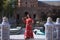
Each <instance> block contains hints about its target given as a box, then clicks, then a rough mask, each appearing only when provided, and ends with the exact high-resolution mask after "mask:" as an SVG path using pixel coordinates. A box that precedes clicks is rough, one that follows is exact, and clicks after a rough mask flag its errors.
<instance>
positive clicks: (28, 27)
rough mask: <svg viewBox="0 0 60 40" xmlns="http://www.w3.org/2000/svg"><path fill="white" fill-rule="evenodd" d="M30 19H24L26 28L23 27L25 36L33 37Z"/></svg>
mask: <svg viewBox="0 0 60 40" xmlns="http://www.w3.org/2000/svg"><path fill="white" fill-rule="evenodd" d="M31 24H32V19H31V18H28V19H26V28H25V34H24V37H25V38H33V31H32V25H31Z"/></svg>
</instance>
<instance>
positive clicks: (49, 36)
mask: <svg viewBox="0 0 60 40" xmlns="http://www.w3.org/2000/svg"><path fill="white" fill-rule="evenodd" d="M44 26H45V40H53V27H54V23H53V22H52V18H50V17H48V18H47V22H46V24H45V25H44Z"/></svg>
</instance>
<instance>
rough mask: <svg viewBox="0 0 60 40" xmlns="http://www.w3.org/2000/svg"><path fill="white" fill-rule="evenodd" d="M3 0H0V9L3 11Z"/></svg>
mask: <svg viewBox="0 0 60 40" xmlns="http://www.w3.org/2000/svg"><path fill="white" fill-rule="evenodd" d="M2 5H3V0H0V11H2V8H3V6H2Z"/></svg>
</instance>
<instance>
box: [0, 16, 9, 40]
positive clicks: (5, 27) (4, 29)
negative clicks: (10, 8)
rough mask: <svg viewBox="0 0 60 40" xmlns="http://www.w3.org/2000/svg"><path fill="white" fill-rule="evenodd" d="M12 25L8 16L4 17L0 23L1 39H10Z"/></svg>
mask: <svg viewBox="0 0 60 40" xmlns="http://www.w3.org/2000/svg"><path fill="white" fill-rule="evenodd" d="M9 36H10V25H9V22H8V18H6V17H3V21H2V24H1V25H0V37H1V38H0V40H10V37H9Z"/></svg>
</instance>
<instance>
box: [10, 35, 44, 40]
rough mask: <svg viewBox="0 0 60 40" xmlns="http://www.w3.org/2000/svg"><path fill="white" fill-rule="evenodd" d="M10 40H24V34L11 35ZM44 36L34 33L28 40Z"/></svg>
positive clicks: (40, 39)
mask: <svg viewBox="0 0 60 40" xmlns="http://www.w3.org/2000/svg"><path fill="white" fill-rule="evenodd" d="M10 39H11V40H24V35H23V34H21V35H11V36H10ZM44 39H45V36H44V35H34V39H30V40H44Z"/></svg>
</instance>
